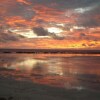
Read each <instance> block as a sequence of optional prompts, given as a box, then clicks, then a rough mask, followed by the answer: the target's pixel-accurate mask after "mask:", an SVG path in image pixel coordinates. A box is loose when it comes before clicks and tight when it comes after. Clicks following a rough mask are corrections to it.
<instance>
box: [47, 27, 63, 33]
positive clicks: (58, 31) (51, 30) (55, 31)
mask: <svg viewBox="0 0 100 100" xmlns="http://www.w3.org/2000/svg"><path fill="white" fill-rule="evenodd" d="M47 30H48V32H50V33H61V32H63V30H62V29H60V28H56V27H50V28H47Z"/></svg>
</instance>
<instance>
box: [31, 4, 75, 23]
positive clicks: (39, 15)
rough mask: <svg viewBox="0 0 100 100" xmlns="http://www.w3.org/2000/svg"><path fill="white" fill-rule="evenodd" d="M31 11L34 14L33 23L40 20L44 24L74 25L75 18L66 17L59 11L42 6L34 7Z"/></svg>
mask: <svg viewBox="0 0 100 100" xmlns="http://www.w3.org/2000/svg"><path fill="white" fill-rule="evenodd" d="M33 10H34V11H35V12H36V16H35V17H33V19H32V20H33V21H35V20H38V19H41V20H44V21H46V22H57V23H75V20H74V18H75V17H76V16H71V17H66V16H65V12H64V11H59V10H57V9H54V8H49V7H46V6H43V5H36V6H34V7H33Z"/></svg>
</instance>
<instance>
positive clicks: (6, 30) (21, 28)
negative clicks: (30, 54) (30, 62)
mask: <svg viewBox="0 0 100 100" xmlns="http://www.w3.org/2000/svg"><path fill="white" fill-rule="evenodd" d="M90 1H91V2H90ZM0 2H1V5H0V48H5V47H7V46H8V44H9V45H10V46H9V47H12V48H22V47H25V48H34V47H35V48H85V49H100V12H99V9H100V5H99V4H100V2H99V0H97V1H93V0H86V2H85V1H83V0H78V1H77V2H76V0H73V1H72V2H71V1H70V0H68V1H66V0H62V1H58V0H55V1H52V0H51V1H49V0H47V1H43V2H41V1H39V0H3V1H0Z"/></svg>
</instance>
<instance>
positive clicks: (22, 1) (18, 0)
mask: <svg viewBox="0 0 100 100" xmlns="http://www.w3.org/2000/svg"><path fill="white" fill-rule="evenodd" d="M17 2H20V3H24V4H26V5H31V3H30V2H27V1H26V0H17Z"/></svg>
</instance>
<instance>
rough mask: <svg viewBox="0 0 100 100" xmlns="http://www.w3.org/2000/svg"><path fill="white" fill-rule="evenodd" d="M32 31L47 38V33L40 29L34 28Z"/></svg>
mask: <svg viewBox="0 0 100 100" xmlns="http://www.w3.org/2000/svg"><path fill="white" fill-rule="evenodd" d="M33 31H34V33H35V34H37V35H38V36H47V35H48V34H49V32H48V31H47V30H45V29H44V28H42V27H34V28H33Z"/></svg>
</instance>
